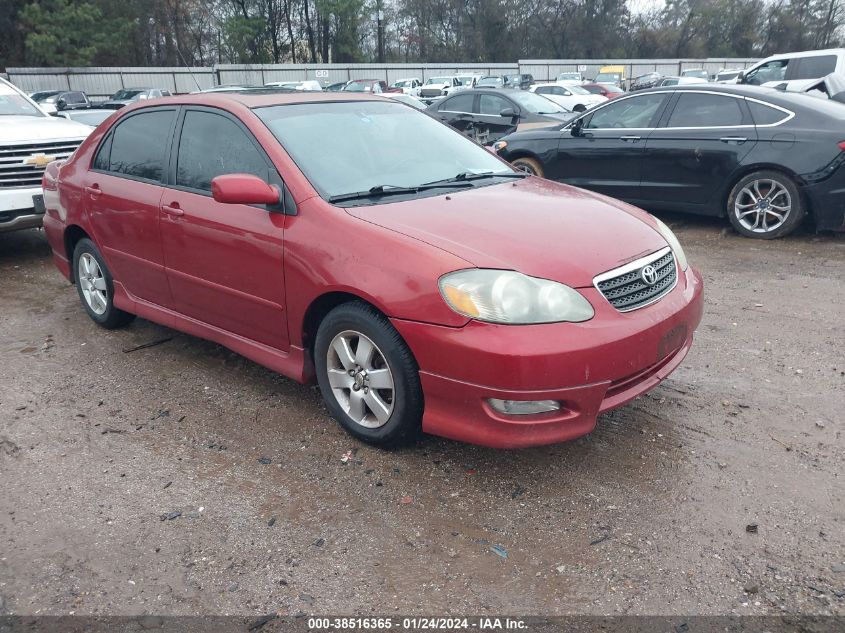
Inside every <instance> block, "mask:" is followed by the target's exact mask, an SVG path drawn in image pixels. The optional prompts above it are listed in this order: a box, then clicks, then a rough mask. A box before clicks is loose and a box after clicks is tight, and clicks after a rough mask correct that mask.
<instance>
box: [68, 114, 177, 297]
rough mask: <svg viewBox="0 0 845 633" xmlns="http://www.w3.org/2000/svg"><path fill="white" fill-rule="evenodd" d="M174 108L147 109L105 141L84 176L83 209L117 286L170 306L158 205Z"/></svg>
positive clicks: (128, 119)
mask: <svg viewBox="0 0 845 633" xmlns="http://www.w3.org/2000/svg"><path fill="white" fill-rule="evenodd" d="M175 123H176V108H172V107H170V108H167V107H164V108H145V109H143V110H139V111H137V112H133V113H132V114H130V115H128V116H126V117H124V118H122V119H121V120H120V121H119V122H118V123H117V124H116V125H115V126H114V127H113V128H112V129H111V130H110V131H109V133H108V134H107V135H106V136H105V137H104V138H103V140H102V142H101V143H100V147H99V148H98V149H97V154H96V155H95V158H94V162H93V164H92V166H91V169H90V170H89V171H88V173H87V174H86V175H85V179H84V182H85V187H84V191H83V195H84V197H85V208H86V209H87V210H88V213H89V216H90V218H91V224H92V227H93V230H94V237H95V239H96V241H97V244H98V246H99V247H100V250H101V251H102V253H103V256H104V257H105V258H106V261H107V262H108V264H109V268H111V270H112V274H113V276H114V279H115V283H116V284H121V285H123V287H124V288H125V289H126V290H127V291H128V292H129V293H130V294H131V295H134V296H135V297H137V298H140V299H143V300H145V301H149V302H151V303H155V304H157V305H160V306H170V305H171V300H170V291H169V288H168V284H167V278H166V275H165V272H164V255H163V252H162V248H161V232H160V226H159V204H160V202H161V194H162V192H163V191H164V189H163V185H162V182H163V179H164V177H165V174H166V170H167V156H168V152H169V148H170V141H171V137H172V133H173V127H174V125H175Z"/></svg>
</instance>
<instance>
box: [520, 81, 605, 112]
mask: <svg viewBox="0 0 845 633" xmlns="http://www.w3.org/2000/svg"><path fill="white" fill-rule="evenodd" d="M528 90H530V91H531V92H534V93H536V94H538V95H542V96H544V97H546V98H547V99H549V100H551V101H554V102H555V103H556V104H558V105H559V106H561V107H562V108H566V110H567V111H569V112H583V111H584V110H588V109H590V108H592V107H593V106H596V105H598V104H600V103H604V102H605V101H607V97H605V96H603V95H597V94H593V93H592V92H590V91H589V90H586V89H584V88H582V87H581V86H576V85H575V84H560V83H552V84H535V85H533V86H531V87H530V88H529V89H528Z"/></svg>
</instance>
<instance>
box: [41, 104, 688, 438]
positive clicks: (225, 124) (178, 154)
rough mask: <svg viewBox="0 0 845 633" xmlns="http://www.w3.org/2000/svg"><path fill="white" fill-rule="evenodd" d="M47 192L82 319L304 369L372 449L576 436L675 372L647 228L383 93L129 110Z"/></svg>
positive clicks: (678, 298) (657, 234)
mask: <svg viewBox="0 0 845 633" xmlns="http://www.w3.org/2000/svg"><path fill="white" fill-rule="evenodd" d="M493 94H495V96H497V97H500V96H501V95H499V94H497V93H493ZM519 94H521V95H522V96H524V97H528V98H534V99H540V98H541V97H538V96H536V95H531V94H530V93H526V92H521V93H519ZM456 96H458V95H456ZM461 96H463V95H461ZM397 138H398V139H402V140H403V142H402V143H397V142H396V139H397ZM409 147H413V148H414V152H413V155H412V156H410V158H409V154H408V149H407V148H409ZM368 149H373V150H375V151H367V150H368ZM514 184H517V185H518V186H513V185H514ZM44 187H45V192H46V198H45V200H46V206H47V209H48V212H47V217H46V218H45V222H44V228H45V233H46V236H47V239H48V241H49V244H50V246H51V248H52V251H53V259H54V261H55V263H56V265H57V267H58V268H59V270H60V271H61V273H62V274H63V275H64V277H66V278H67V279H68V280H70V281H72V282H73V283H75V284H76V289H77V292H78V294H79V298H80V302H81V304H82V309H83V310H84V311H85V312H86V313H87V314H88V315H89V317H90V318H91V319H92V320H93V321H94V322H95V323H96V324H98V325H100V326H102V327H104V328H115V327H119V326H121V325H124V324H126V323H127V322H129V321H130V320H131V319H132V318H133V316H134V315H140V316H142V317H144V318H146V319H149V320H152V321H155V322H158V323H162V324H165V325H167V326H168V327H171V328H175V329H177V330H182V331H185V332H189V333H191V334H192V335H194V336H200V337H203V338H207V339H210V340H213V341H215V342H217V343H219V344H222V345H225V346H227V347H229V348H230V349H232V350H234V351H235V352H238V353H240V354H242V355H244V356H246V357H248V358H250V359H252V360H254V361H256V362H258V363H261V364H263V365H265V366H267V367H269V368H271V369H273V370H275V371H278V372H281V373H283V374H285V375H286V376H289V377H291V378H293V379H295V380H297V381H301V382H308V381H311V380H315V379H316V381H317V383H318V385H319V388H320V391H321V392H322V394H323V398H324V399H325V401H326V406H327V408H328V411H329V412H330V413H331V415H332V416H334V417H335V419H337V420H338V421H339V423H340V424H341V425H342V426H343V427H344V428H345V429H346V430H347V431H349V432H350V433H351V434H352V435H354V436H355V437H358V438H360V439H361V440H363V441H366V442H370V443H373V444H376V445H380V446H389V445H395V444H398V443H404V442H408V441H411V440H413V439H414V438H416V437H417V435H418V434H419V433H420V431H425V432H428V433H433V434H436V435H442V436H446V437H450V438H453V439H456V440H462V441H469V442H476V443H480V444H485V445H489V446H498V447H518V446H530V445H538V444H548V443H551V442H559V441H563V440H568V439H571V438H574V437H578V436H580V435H583V434H585V433H589V432H590V431H591V430H592V429H593V428H594V427H595V424H596V417H597V416H598V415H599V414H600V413H602V412H604V411H608V410H610V409H613V408H615V407H619V406H620V405H622V404H624V403H626V402H628V401H630V400H631V399H633V398H635V397H637V396H639V395H641V394H643V393H645V392H647V391H649V390H650V389H652V388H654V387H655V386H656V385H657V384H658V383H659V382H660V381H661V380H663V379H664V378H666V376H668V375H669V374H670V373H671V372H672V371H673V370H674V369H675V368H676V367H677V366H678V365H679V363H680V362H681V361H682V360H683V358H684V356H685V355H686V353H687V352H688V350H689V349H690V346H691V345H692V340H693V332H694V331H695V329H696V327H697V326H698V324H699V321H700V319H701V313H702V305H703V291H702V281H701V276H700V275H699V273H698V272H697V271H696V270H695V269H693V268H692V267H691V266H690V265H689V264H688V262H687V259H686V256H685V254H684V251H683V249H682V248H681V245H680V244H679V243H678V241H677V239H676V238H675V236H674V235H673V234H672V232H671V231H670V230H669V229H668V228H667V227H666V226H665V225H664V224H663V223H661V222H659V221H658V220H656V219H655V218H653V217H652V216H650V215H648V214H647V213H645V212H643V211H640V210H638V209H635V208H633V207H628V206H622V205H620V204H618V203H615V202H612V201H608V200H607V199H606V198H604V197H602V196H597V195H594V194H591V193H588V192H583V191H575V190H573V189H572V188H570V187H565V186H562V185H557V184H555V183H550V182H547V181H542V180H540V179H538V178H531V177H527V176H525V175H524V174H522V173H521V172H518V171H515V170H513V169H512V168H511V167H510V166H509V165H507V164H506V163H504V162H503V161H501V160H500V159H499V158H497V157H496V156H494V155H493V154H491V153H490V152H489V151H487V150H485V149H483V148H481V147H479V146H478V145H477V144H475V143H473V142H471V141H470V140H468V139H466V138H464V137H462V136H461V135H459V134H457V133H455V132H454V131H453V130H450V129H449V128H448V127H446V126H444V125H441V124H440V123H438V122H437V121H435V120H433V119H432V118H431V117H430V116H427V115H426V114H424V113H421V112H417V111H415V110H413V109H412V108H408V107H406V106H404V105H402V104H399V103H393V102H392V101H391V100H390V99H383V98H377V97H373V96H370V95H352V94H350V95H349V97H348V98H345V99H337V98H333V97H332V96H331V95H323V94H319V93H307V94H306V93H301V92H297V93H288V94H278V95H274V96H272V97H268V96H266V95H263V96H256V95H252V94H223V95H190V96H189V95H185V96H180V97H177V98H176V99H173V100H169V101H168V103H166V104H156V102H155V101H149V102H146V103H141V104H138V105H135V106H131V107H128V108H125V109H124V110H121V111H120V112H119V113H118V115H117V116H115V117H114V118H113V119H110V120H109V121H108V122H107V123H106V124H105V125H102V126H100V127H99V128H98V129H97V130H96V131H94V132H93V133H92V135H91V137H89V139H88V140H87V141H86V142H85V143H83V145H82V146H81V147H80V148H79V150H78V151H77V152H76V153H75V154H74V155H73V156H72V157H71V158H70V159H69V160H68V161H66V162H53V163H51V165H50V166H49V169H48V171H47V173H46V174H45V177H44ZM444 194H448V195H444ZM150 227H155V230H150ZM609 236H612V239H609ZM118 340H119V339H116V338H114V337H107V338H104V339H103V341H101V343H100V344H98V345H101V346H103V347H104V348H108V347H109V346H113V347H114V349H115V353H117V354H119V353H120V352H119V351H117V350H119V349H120V344H119V342H118ZM98 362H106V363H107V362H108V357H103V358H101V359H100V361H98ZM184 378H185V380H191V379H192V377H191V376H190V372H188V373H187V374H186V375H185V376H184ZM309 423H313V422H311V421H309Z"/></svg>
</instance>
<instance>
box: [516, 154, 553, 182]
mask: <svg viewBox="0 0 845 633" xmlns="http://www.w3.org/2000/svg"><path fill="white" fill-rule="evenodd" d="M511 164H512V165H513V166H514V167H516V168H517V169H519V170H522V171H524V172H525V173H527V174H531V175H532V176H539V177H540V178H544V177H545V175H544V173H543V166H542V165H541V164H540V161H539V160H537V159H536V158H528V157H527V156H524V157H521V158H515V159H514V160H513V161H512V163H511Z"/></svg>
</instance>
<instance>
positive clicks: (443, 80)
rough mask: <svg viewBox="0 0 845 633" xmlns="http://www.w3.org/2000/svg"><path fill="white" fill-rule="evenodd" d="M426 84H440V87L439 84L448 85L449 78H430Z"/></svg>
mask: <svg viewBox="0 0 845 633" xmlns="http://www.w3.org/2000/svg"><path fill="white" fill-rule="evenodd" d="M425 83H426V85H428V84H438V85H439V84H447V83H449V78H448V77H429V78H428V79H427V80H426V82H425Z"/></svg>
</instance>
